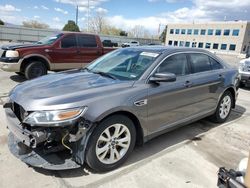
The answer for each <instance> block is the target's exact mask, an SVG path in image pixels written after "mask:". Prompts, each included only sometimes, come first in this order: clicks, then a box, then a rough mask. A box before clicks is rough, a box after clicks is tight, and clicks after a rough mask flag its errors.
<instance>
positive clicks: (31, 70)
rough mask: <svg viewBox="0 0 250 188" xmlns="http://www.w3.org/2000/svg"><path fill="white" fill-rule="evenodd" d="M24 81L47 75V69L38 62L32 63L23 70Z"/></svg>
mask: <svg viewBox="0 0 250 188" xmlns="http://www.w3.org/2000/svg"><path fill="white" fill-rule="evenodd" d="M24 74H25V77H26V79H28V80H29V79H33V78H37V77H39V76H43V75H45V74H47V67H46V66H45V65H44V64H43V63H42V62H40V61H33V62H31V63H29V64H28V65H27V67H26V68H25V70H24Z"/></svg>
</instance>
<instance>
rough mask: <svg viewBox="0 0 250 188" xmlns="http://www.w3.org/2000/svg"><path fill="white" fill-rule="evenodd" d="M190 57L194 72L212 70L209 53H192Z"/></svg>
mask: <svg viewBox="0 0 250 188" xmlns="http://www.w3.org/2000/svg"><path fill="white" fill-rule="evenodd" d="M189 57H190V61H191V64H192V68H193V72H194V73H197V72H204V71H209V70H211V66H210V61H209V57H208V56H207V55H205V54H198V53H197V54H190V55H189Z"/></svg>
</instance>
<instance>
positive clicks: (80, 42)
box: [0, 32, 114, 79]
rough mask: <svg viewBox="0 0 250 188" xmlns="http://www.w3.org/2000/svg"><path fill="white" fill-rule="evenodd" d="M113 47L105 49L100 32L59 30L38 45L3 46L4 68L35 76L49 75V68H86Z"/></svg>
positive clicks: (1, 63) (0, 62)
mask: <svg viewBox="0 0 250 188" xmlns="http://www.w3.org/2000/svg"><path fill="white" fill-rule="evenodd" d="M112 50H114V49H113V48H103V45H102V42H101V40H100V37H99V36H98V35H91V34H84V33H73V32H67V33H58V34H55V35H53V36H50V37H46V38H44V39H42V40H40V41H38V42H36V43H34V44H21V45H9V46H3V47H2V49H0V68H1V69H2V70H4V71H8V72H16V73H17V74H19V75H25V77H26V78H27V79H32V78H36V77H39V76H42V75H45V74H47V71H48V70H53V71H59V70H67V69H73V68H81V67H84V66H86V65H88V64H89V63H90V62H91V61H93V60H95V59H97V58H98V57H100V56H102V55H103V54H106V53H108V52H110V51H112Z"/></svg>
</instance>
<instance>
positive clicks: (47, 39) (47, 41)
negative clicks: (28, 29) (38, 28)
mask: <svg viewBox="0 0 250 188" xmlns="http://www.w3.org/2000/svg"><path fill="white" fill-rule="evenodd" d="M62 35H63V34H62V33H60V34H57V35H52V36H49V37H45V38H43V39H41V40H39V41H38V42H37V44H46V45H50V44H52V43H54V42H55V41H56V40H57V39H59V38H60V37H61V36H62Z"/></svg>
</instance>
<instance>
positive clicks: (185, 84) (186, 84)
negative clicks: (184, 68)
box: [184, 80, 192, 87]
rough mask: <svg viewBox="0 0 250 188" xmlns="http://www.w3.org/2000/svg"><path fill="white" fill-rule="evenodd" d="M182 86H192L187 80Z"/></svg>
mask: <svg viewBox="0 0 250 188" xmlns="http://www.w3.org/2000/svg"><path fill="white" fill-rule="evenodd" d="M184 86H185V87H191V86H192V82H190V81H189V80H187V81H186V82H185V83H184Z"/></svg>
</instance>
